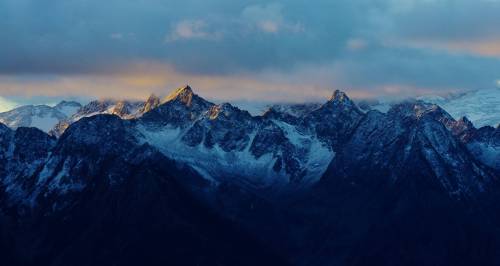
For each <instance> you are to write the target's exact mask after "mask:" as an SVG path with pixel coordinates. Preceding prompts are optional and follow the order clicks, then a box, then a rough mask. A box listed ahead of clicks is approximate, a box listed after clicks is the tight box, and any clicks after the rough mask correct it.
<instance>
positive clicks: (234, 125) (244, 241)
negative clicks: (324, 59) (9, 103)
mask: <svg viewBox="0 0 500 266" xmlns="http://www.w3.org/2000/svg"><path fill="white" fill-rule="evenodd" d="M499 115H500V114H499ZM19 125H20V124H19ZM27 125H32V124H27ZM9 126H10V127H8V126H6V125H3V124H0V250H1V251H0V254H1V255H2V256H1V257H2V258H3V259H2V260H3V261H4V262H5V264H6V265H137V264H145V265H165V264H167V265H255V264H263V265H498V264H500V252H498V251H499V250H500V207H498V206H499V205H498V204H497V203H498V201H499V200H500V186H499V185H500V180H499V178H500V163H499V162H500V126H496V127H492V126H483V127H480V128H476V127H475V126H474V124H473V123H472V122H471V121H469V120H468V119H467V118H466V117H461V118H459V119H456V118H454V117H453V116H452V115H450V114H449V113H448V112H447V111H445V109H443V108H441V107H440V106H439V105H436V104H432V103H429V102H428V101H423V100H408V101H404V102H401V103H397V104H393V105H392V106H391V107H390V109H389V110H387V111H386V112H381V111H378V110H366V109H365V110H363V109H360V108H359V107H358V105H357V104H356V103H354V102H353V101H352V100H351V99H350V98H349V97H348V95H347V94H346V93H344V92H342V91H338V90H337V91H335V92H334V93H333V94H332V96H331V98H330V99H328V101H326V102H325V103H322V104H302V105H293V106H283V105H276V106H271V107H270V108H269V109H268V110H267V111H266V112H264V113H263V114H262V115H259V116H253V115H251V114H250V113H248V112H247V111H244V110H241V109H239V108H237V107H235V106H233V105H231V104H230V103H222V104H214V103H212V102H210V101H207V100H205V99H204V98H202V97H201V96H199V95H197V94H196V93H194V92H193V90H192V88H191V87H189V86H185V87H181V88H178V89H176V90H175V91H173V92H172V93H171V94H170V95H168V96H167V97H165V98H159V97H157V96H155V95H152V96H151V97H149V98H148V99H147V100H146V101H144V102H127V101H118V102H117V101H94V102H91V103H89V104H88V105H86V106H83V107H81V108H79V110H78V111H76V112H74V113H73V114H71V115H66V116H65V117H62V116H61V119H59V120H58V122H57V124H54V127H53V128H52V129H50V130H47V128H44V130H43V131H42V130H40V129H37V128H33V127H24V126H21V125H20V126H13V125H12V124H10V125H9ZM11 127H13V128H11ZM44 131H45V132H44ZM47 132H49V133H47Z"/></svg>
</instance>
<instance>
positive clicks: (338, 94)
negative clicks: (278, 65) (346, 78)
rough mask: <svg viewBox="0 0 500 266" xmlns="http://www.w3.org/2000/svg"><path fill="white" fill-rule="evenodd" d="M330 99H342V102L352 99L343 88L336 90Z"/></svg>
mask: <svg viewBox="0 0 500 266" xmlns="http://www.w3.org/2000/svg"><path fill="white" fill-rule="evenodd" d="M329 101H340V102H344V101H345V102H349V101H351V99H349V97H348V96H347V94H346V93H345V92H343V91H341V90H335V91H334V92H333V94H332V96H331V97H330V99H329Z"/></svg>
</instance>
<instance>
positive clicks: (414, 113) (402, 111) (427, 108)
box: [388, 100, 455, 123]
mask: <svg viewBox="0 0 500 266" xmlns="http://www.w3.org/2000/svg"><path fill="white" fill-rule="evenodd" d="M388 114H390V115H396V116H400V117H411V118H414V119H416V120H420V119H422V118H424V117H427V116H429V115H430V116H432V117H434V118H436V119H438V120H440V121H442V122H444V123H447V122H448V121H453V122H455V120H454V119H453V117H451V115H450V114H448V113H447V112H446V111H445V110H444V109H442V108H441V107H439V106H438V105H436V104H431V103H427V102H424V101H420V100H416V101H406V102H403V103H399V104H395V105H393V106H392V107H391V109H389V111H388Z"/></svg>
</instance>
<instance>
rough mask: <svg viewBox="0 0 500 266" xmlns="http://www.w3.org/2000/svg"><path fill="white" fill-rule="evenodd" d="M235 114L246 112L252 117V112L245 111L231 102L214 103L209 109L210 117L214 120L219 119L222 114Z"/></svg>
mask: <svg viewBox="0 0 500 266" xmlns="http://www.w3.org/2000/svg"><path fill="white" fill-rule="evenodd" d="M234 114H244V115H245V116H246V117H247V118H250V117H251V115H250V113H248V112H247V111H243V110H241V109H239V108H238V107H236V106H233V105H232V104H230V103H222V104H217V105H213V106H212V107H210V109H209V110H208V117H209V118H210V119H212V120H214V119H217V118H218V117H219V116H220V115H224V116H225V117H231V116H232V115H234Z"/></svg>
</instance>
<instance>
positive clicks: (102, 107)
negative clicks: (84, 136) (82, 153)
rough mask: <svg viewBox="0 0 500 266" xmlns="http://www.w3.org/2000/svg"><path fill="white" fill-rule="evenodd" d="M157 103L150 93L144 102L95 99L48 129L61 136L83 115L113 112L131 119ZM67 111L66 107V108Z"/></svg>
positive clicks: (157, 100) (157, 99)
mask: <svg viewBox="0 0 500 266" xmlns="http://www.w3.org/2000/svg"><path fill="white" fill-rule="evenodd" d="M158 104H159V98H158V97H156V96H154V95H151V96H150V98H149V99H148V100H147V101H146V102H140V101H125V100H121V101H116V100H95V101H91V102H90V103H88V104H86V105H85V106H83V107H81V108H78V110H77V112H75V113H72V115H70V116H68V117H67V118H66V119H63V120H61V121H59V122H58V123H56V124H54V126H52V128H51V129H50V131H49V132H50V134H51V135H53V136H57V137H59V136H61V135H62V133H64V131H65V130H66V129H67V128H68V127H69V126H70V125H71V124H73V123H75V122H77V121H78V120H80V119H82V118H84V117H90V116H94V115H98V114H113V115H117V116H119V117H120V118H122V119H133V118H137V117H140V116H142V115H143V114H144V113H145V112H148V111H150V110H151V109H152V108H155V107H156V106H158ZM66 111H67V109H66Z"/></svg>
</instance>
